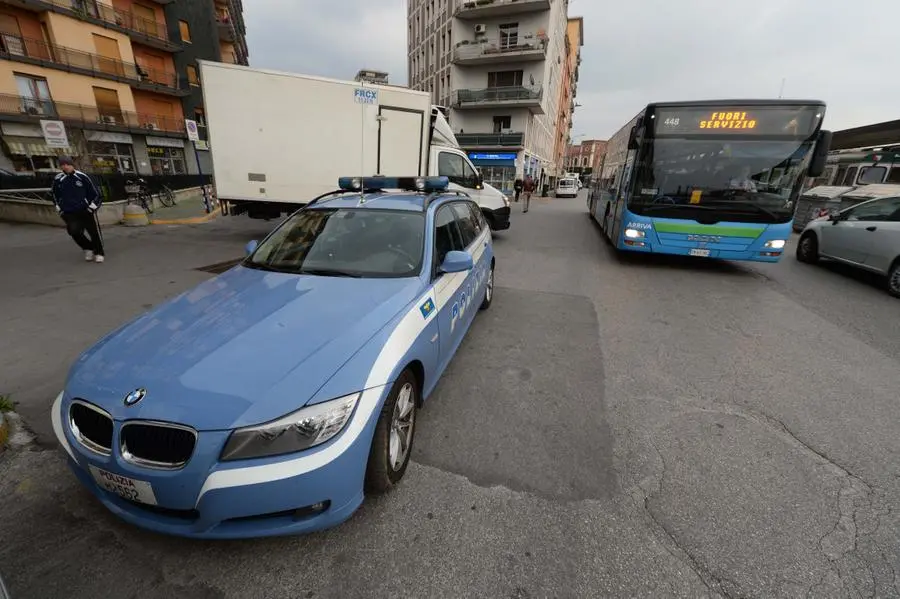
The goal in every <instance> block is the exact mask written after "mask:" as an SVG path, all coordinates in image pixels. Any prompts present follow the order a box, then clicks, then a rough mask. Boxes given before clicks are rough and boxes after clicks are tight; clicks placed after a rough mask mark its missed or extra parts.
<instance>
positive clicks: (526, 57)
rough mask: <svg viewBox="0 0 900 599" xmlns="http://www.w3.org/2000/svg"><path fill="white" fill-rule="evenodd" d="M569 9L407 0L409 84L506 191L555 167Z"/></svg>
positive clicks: (553, 1)
mask: <svg viewBox="0 0 900 599" xmlns="http://www.w3.org/2000/svg"><path fill="white" fill-rule="evenodd" d="M567 15H568V0H409V15H408V16H409V23H408V71H409V72H408V75H409V85H410V87H412V88H414V89H420V90H425V91H430V92H431V93H432V96H433V99H434V102H435V103H436V104H440V105H442V106H447V107H448V108H449V115H450V124H451V126H452V127H453V131H454V133H456V136H457V139H458V140H459V142H460V145H461V146H462V147H463V148H464V149H465V150H466V151H467V152H468V153H469V157H470V158H471V159H472V161H473V163H474V164H475V165H476V166H478V167H479V168H480V170H481V172H482V173H483V174H484V177H485V180H486V181H487V182H488V183H490V184H491V185H493V186H495V187H497V188H499V189H502V190H504V191H506V192H511V190H512V185H513V182H514V181H515V178H516V177H517V176H519V177H521V176H524V175H532V176H533V177H535V179H536V180H538V181H539V182H543V183H549V182H550V180H551V179H552V178H554V177H555V176H556V175H557V174H558V173H560V172H561V170H562V158H563V154H562V153H561V152H560V151H559V150H558V147H557V140H558V139H559V132H558V128H559V126H560V123H561V122H563V121H564V120H565V119H562V118H560V117H561V113H562V112H567V113H570V111H571V110H572V105H571V103H570V104H567V105H565V106H563V105H561V102H562V99H563V97H564V96H563V95H562V94H561V88H562V86H563V80H564V77H565V73H566V71H567V69H568V68H569V66H568V65H569V63H568V61H567V44H570V42H569V40H568V35H567V28H568V16H567ZM569 52H571V48H569ZM568 118H569V117H568V116H567V117H566V119H568ZM566 122H567V121H566Z"/></svg>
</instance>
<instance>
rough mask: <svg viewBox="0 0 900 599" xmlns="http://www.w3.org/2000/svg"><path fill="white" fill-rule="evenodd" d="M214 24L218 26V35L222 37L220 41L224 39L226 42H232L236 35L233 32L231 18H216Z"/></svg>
mask: <svg viewBox="0 0 900 599" xmlns="http://www.w3.org/2000/svg"><path fill="white" fill-rule="evenodd" d="M216 23H217V24H218V27H219V35H220V36H222V39H224V40H225V41H226V42H234V41H235V38H236V33H235V30H234V23H232V22H231V18H229V17H216ZM223 34H224V35H223Z"/></svg>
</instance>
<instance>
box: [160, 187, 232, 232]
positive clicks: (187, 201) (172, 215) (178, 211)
mask: <svg viewBox="0 0 900 599" xmlns="http://www.w3.org/2000/svg"><path fill="white" fill-rule="evenodd" d="M211 202H212V200H211ZM212 204H213V211H212V212H210V213H208V214H207V212H206V209H205V208H204V206H203V194H202V193H201V192H200V191H197V192H196V193H195V194H192V195H190V196H187V197H182V198H180V199H179V200H178V201H177V203H176V204H175V205H174V206H172V207H171V208H167V207H165V206H161V205H160V204H159V203H158V202H157V204H156V205H155V206H154V208H153V214H149V215H148V217H149V218H150V224H151V225H192V224H199V223H205V222H209V221H211V220H213V219H214V218H216V217H217V216H219V215H220V214H221V210H220V209H219V207H218V206H217V205H216V204H215V202H212Z"/></svg>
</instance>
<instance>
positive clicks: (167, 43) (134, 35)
mask: <svg viewBox="0 0 900 599" xmlns="http://www.w3.org/2000/svg"><path fill="white" fill-rule="evenodd" d="M13 4H15V5H16V6H19V7H20V8H23V9H25V10H31V11H35V12H43V11H46V10H49V11H53V12H55V13H59V14H63V15H66V16H68V17H73V18H76V19H82V20H84V21H87V22H89V23H93V24H94V25H99V26H100V27H105V28H107V29H112V30H115V31H118V32H120V33H124V34H126V35H128V36H129V37H130V38H131V39H132V40H134V41H136V42H138V43H141V44H144V45H147V46H152V47H154V48H158V49H160V50H166V51H168V52H175V51H177V50H180V49H181V43H180V42H175V41H172V40H170V39H169V35H168V32H167V31H166V24H165V22H160V21H153V20H150V19H145V18H143V17H139V16H137V15H135V14H133V13H130V12H128V11H125V10H119V9H117V8H113V7H112V6H109V5H107V4H101V3H99V2H97V1H96V0H16V2H14V3H13Z"/></svg>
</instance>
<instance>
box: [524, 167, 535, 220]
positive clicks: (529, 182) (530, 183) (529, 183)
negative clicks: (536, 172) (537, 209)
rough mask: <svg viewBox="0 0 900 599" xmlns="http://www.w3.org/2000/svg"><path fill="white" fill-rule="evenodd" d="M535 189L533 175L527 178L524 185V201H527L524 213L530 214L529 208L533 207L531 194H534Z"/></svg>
mask: <svg viewBox="0 0 900 599" xmlns="http://www.w3.org/2000/svg"><path fill="white" fill-rule="evenodd" d="M534 187H535V185H534V179H532V178H531V175H528V176H527V177H525V182H524V183H523V184H522V199H523V200H525V206H524V208H525V209H524V210H523V211H522V212H523V213H525V212H528V207H529V206H530V205H531V194H533V193H534Z"/></svg>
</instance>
